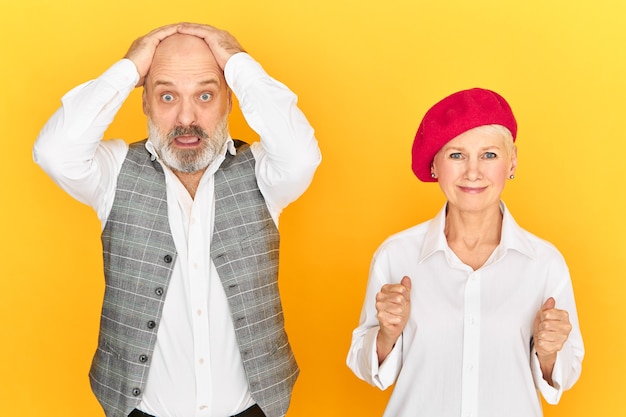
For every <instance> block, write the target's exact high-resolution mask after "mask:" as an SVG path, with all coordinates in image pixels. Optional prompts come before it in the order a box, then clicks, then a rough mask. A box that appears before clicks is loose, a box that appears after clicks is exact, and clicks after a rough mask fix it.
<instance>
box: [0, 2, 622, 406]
mask: <svg viewBox="0 0 626 417" xmlns="http://www.w3.org/2000/svg"><path fill="white" fill-rule="evenodd" d="M0 4H1V6H0V46H1V54H0V83H1V87H0V106H1V107H0V126H1V127H2V134H1V136H2V137H1V138H0V141H1V142H0V143H1V144H2V153H1V155H2V156H1V158H2V162H1V163H0V181H2V190H1V191H0V196H1V198H2V205H1V210H2V215H1V216H0V233H1V241H0V245H1V246H0V249H1V250H0V253H1V254H2V259H3V262H2V266H1V267H0V268H1V271H2V272H0V274H1V276H2V278H1V279H0V415H2V416H7V417H8V416H17V415H19V416H23V417H34V416H37V417H39V416H43V415H46V416H64V417H73V416H76V417H78V416H81V417H82V416H101V415H103V413H102V411H101V409H100V407H99V405H98V404H97V402H96V400H95V398H94V397H93V395H92V394H91V392H90V389H89V384H88V379H87V372H88V369H89V364H90V361H91V356H92V354H93V351H94V349H95V345H96V339H97V329H98V321H99V313H100V305H101V297H102V292H103V280H102V278H101V268H102V265H101V254H100V243H99V223H98V221H97V220H96V217H95V215H94V214H93V213H92V211H91V209H89V208H87V207H85V206H83V205H81V204H80V203H77V202H75V201H73V200H72V199H71V198H70V197H68V196H67V195H65V194H64V193H63V192H62V191H61V190H60V189H58V187H56V186H55V185H54V184H53V182H52V181H51V180H50V179H49V178H47V177H46V176H45V174H44V173H43V172H42V171H41V170H40V169H39V167H37V166H36V165H35V164H34V163H33V162H32V159H31V148H32V144H33V142H34V140H35V138H36V136H37V134H38V132H39V130H40V128H41V127H42V126H43V124H44V123H45V121H46V120H47V119H48V117H49V116H50V115H51V114H52V113H53V112H54V110H55V109H56V108H57V107H58V106H59V104H60V102H59V99H60V98H61V96H62V95H63V94H64V93H65V92H66V91H68V90H69V89H71V88H72V87H74V86H76V85H78V84H79V83H81V82H83V81H86V80H88V79H91V78H94V77H96V76H98V75H99V74H100V73H101V72H103V71H104V70H105V69H106V68H108V66H109V65H110V64H112V63H113V62H114V61H116V60H117V59H119V58H121V57H122V56H123V54H124V53H125V52H126V50H127V49H128V47H129V45H130V43H131V42H132V41H133V40H134V39H135V38H137V37H139V36H141V35H143V34H145V33H146V32H148V31H149V30H151V29H152V28H154V27H157V26H160V25H162V24H166V23H172V22H177V21H182V20H185V21H195V22H204V23H211V24H213V25H215V26H218V27H221V28H226V29H228V30H229V31H230V32H231V33H233V34H234V35H235V36H236V37H237V38H238V39H239V40H240V42H241V43H242V44H243V45H244V46H245V47H246V49H247V50H248V51H249V52H250V53H251V54H252V55H253V56H254V57H255V58H256V59H257V60H258V61H260V62H261V63H262V64H263V66H264V67H265V68H266V70H267V71H268V72H269V73H270V74H272V75H273V76H274V77H276V78H277V79H279V80H281V81H283V82H284V83H285V84H287V85H288V86H290V87H291V89H292V90H294V91H295V92H296V93H297V94H298V95H299V99H300V105H301V108H302V109H303V110H304V111H305V113H306V114H307V116H308V118H309V120H310V121H311V123H312V124H313V126H314V127H315V128H316V134H317V137H318V139H319V142H320V146H321V149H322V152H323V158H324V160H323V163H322V165H321V167H320V168H319V171H318V173H317V175H316V177H315V180H314V182H313V184H312V186H311V188H310V189H309V191H308V192H307V193H306V194H305V195H304V196H303V197H302V198H301V199H300V200H298V201H297V202H296V203H294V204H293V205H292V206H290V207H289V208H288V209H287V210H286V211H285V213H284V214H283V216H282V217H281V224H280V228H281V232H282V236H283V240H282V252H281V280H280V285H281V289H282V293H283V299H284V307H285V313H286V318H287V327H288V332H289V335H290V338H291V341H292V344H293V347H294V350H295V352H296V356H297V358H298V361H299V363H300V366H301V368H302V373H301V377H300V379H299V381H298V383H297V384H296V389H295V392H294V397H293V401H292V407H291V409H290V412H289V414H288V415H289V416H291V417H306V416H330V417H332V416H350V415H360V416H379V415H380V414H381V413H382V410H383V409H384V406H385V403H386V400H387V398H388V396H389V394H390V392H391V390H387V391H385V392H381V391H378V390H377V389H375V388H373V387H370V386H369V385H367V384H365V383H364V382H362V381H360V380H358V379H357V378H356V377H354V376H353V375H352V374H351V372H350V371H349V370H348V368H347V367H346V365H345V357H346V353H347V351H348V347H349V344H350V337H351V332H352V330H353V328H354V327H355V326H356V324H357V322H358V318H359V312H360V308H361V303H362V301H363V300H362V298H363V295H364V291H365V284H366V280H367V272H368V268H369V262H370V259H371V256H372V254H373V252H374V250H375V249H376V247H377V246H378V245H379V244H380V243H381V241H382V240H383V239H384V238H385V237H386V236H388V235H390V234H392V233H394V232H396V231H399V230H401V229H404V228H406V227H409V226H411V225H413V224H416V223H419V222H422V221H424V220H427V219H428V218H430V217H432V216H433V215H434V214H435V213H436V211H437V210H438V209H439V208H440V207H441V205H442V204H443V198H442V195H441V192H440V191H439V189H438V187H437V185H435V184H422V183H420V182H418V181H417V179H416V178H415V177H413V175H412V173H411V170H410V148H411V143H412V137H413V135H414V132H415V130H416V128H417V125H418V123H419V121H420V119H421V117H422V115H423V114H424V112H425V111H426V110H427V108H428V107H430V105H432V104H433V103H435V102H436V101H437V100H439V99H440V98H442V97H444V96H445V95H447V94H449V93H452V92H454V91H456V90H459V89H465V88H471V87H475V86H481V87H485V88H490V89H494V90H496V91H498V92H500V93H501V94H502V95H504V96H505V97H506V98H507V100H508V101H509V102H510V104H511V105H512V107H513V109H514V111H515V113H516V116H517V119H518V122H519V125H520V128H519V136H518V142H517V143H518V146H519V161H520V166H519V169H518V171H517V178H516V179H515V180H514V181H510V182H508V185H507V190H506V192H505V196H504V199H505V201H506V202H507V204H508V206H509V208H510V209H511V211H512V212H513V214H514V216H515V217H516V219H517V220H518V222H519V223H520V224H521V225H522V226H523V227H525V228H527V229H528V230H530V231H532V232H533V233H535V234H537V235H539V236H541V237H543V238H545V239H547V240H549V241H551V242H553V243H554V244H555V245H556V246H557V247H558V248H559V249H560V250H561V252H562V253H563V255H564V256H565V258H566V259H567V261H568V264H569V266H570V269H571V273H572V279H573V283H574V289H575V292H576V296H577V302H578V309H579V315H580V321H581V327H582V331H583V336H584V340H585V347H586V350H587V355H586V358H585V361H584V366H583V373H582V377H581V380H580V381H579V382H578V384H577V385H576V386H575V387H574V388H573V389H572V390H571V391H570V392H567V393H566V394H565V395H564V397H563V399H562V401H561V403H560V404H559V405H558V406H556V407H552V406H546V407H544V409H545V414H546V415H547V416H568V417H575V416H592V415H595V416H617V415H624V414H623V413H624V409H625V406H624V394H625V393H626V389H625V388H626V386H625V385H626V384H625V383H624V382H623V381H624V376H625V375H626V361H625V360H624V352H626V336H625V333H626V332H625V330H626V328H625V327H626V326H625V325H624V317H626V302H625V295H626V284H625V283H624V261H625V258H626V243H625V242H626V222H625V221H624V213H626V205H625V199H624V190H625V186H624V182H625V179H626V175H625V169H624V168H625V165H626V162H625V161H626V153H625V152H624V141H625V139H626V138H625V136H626V135H625V128H624V119H625V118H624V113H626V103H625V99H624V97H626V77H625V74H626V54H625V45H626V25H625V24H624V20H625V18H626V2H624V1H623V0H593V1H592V0H578V1H571V0H551V1H545V0H508V1H502V0H472V1H469V0H449V1H446V0H429V1H425V0H405V1H402V0H385V1H372V0H369V1H368V0H360V1H341V0H312V1H305V0H303V1H294V0H265V1H259V0H229V1H213V2H212V1H207V0H176V1H165V0H151V1H144V0H123V1H122V0H106V1H103V0H95V1H84V0H80V1H78V0H56V1H43V0H42V1H35V0H22V1H14V0H1V1H0ZM231 123H232V129H231V130H232V132H233V136H234V137H239V138H243V139H247V140H249V141H251V140H255V139H256V135H255V134H254V133H253V132H252V131H251V130H249V128H247V127H246V126H245V124H244V122H243V119H242V117H241V115H240V113H238V111H235V112H234V114H233V117H232V122H231ZM145 131H146V129H145V120H144V117H143V115H142V113H141V109H140V94H139V90H136V91H135V92H133V94H132V95H131V97H130V99H129V101H128V102H127V103H125V105H124V107H123V109H122V111H121V113H120V114H119V115H118V117H117V119H116V121H115V122H114V124H113V125H112V126H111V128H110V129H109V131H108V132H107V137H123V138H124V139H126V140H128V141H133V140H137V139H141V138H143V137H144V136H145Z"/></svg>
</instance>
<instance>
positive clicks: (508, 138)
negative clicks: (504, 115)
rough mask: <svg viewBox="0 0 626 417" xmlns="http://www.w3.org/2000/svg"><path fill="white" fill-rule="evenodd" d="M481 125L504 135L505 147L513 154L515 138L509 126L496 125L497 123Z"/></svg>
mask: <svg viewBox="0 0 626 417" xmlns="http://www.w3.org/2000/svg"><path fill="white" fill-rule="evenodd" d="M481 127H482V128H484V129H485V130H488V131H492V132H497V133H500V134H502V136H503V137H504V148H505V149H506V151H507V152H508V154H509V155H513V151H514V149H515V141H514V140H513V134H512V133H511V131H510V130H509V129H508V128H506V127H504V126H502V125H496V124H494V125H485V126H481Z"/></svg>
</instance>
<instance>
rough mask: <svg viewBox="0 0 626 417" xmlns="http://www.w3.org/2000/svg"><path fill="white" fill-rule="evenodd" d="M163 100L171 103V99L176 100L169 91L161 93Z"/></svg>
mask: <svg viewBox="0 0 626 417" xmlns="http://www.w3.org/2000/svg"><path fill="white" fill-rule="evenodd" d="M161 100H163V101H164V102H166V103H169V102H171V101H174V96H173V95H171V94H169V93H165V94H162V95H161Z"/></svg>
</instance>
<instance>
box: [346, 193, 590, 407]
mask: <svg viewBox="0 0 626 417" xmlns="http://www.w3.org/2000/svg"><path fill="white" fill-rule="evenodd" d="M501 210H502V212H503V221H502V236H501V241H500V244H499V245H498V246H497V247H496V249H495V250H494V251H493V253H492V254H491V256H490V257H489V259H488V260H487V262H486V263H485V264H484V265H483V266H482V267H480V268H479V269H477V270H475V271H474V270H473V269H472V268H471V267H469V266H468V265H465V264H464V263H462V262H461V260H460V259H459V258H458V257H457V256H456V255H455V254H454V252H453V251H452V250H451V249H450V247H449V246H448V244H447V241H446V238H445V235H444V226H445V207H444V209H442V210H441V212H440V213H439V214H438V215H437V217H435V218H434V219H432V220H430V221H428V222H425V223H422V224H420V225H417V226H414V227H412V228H409V229H407V230H405V231H402V232H400V233H397V234H395V235H393V236H391V237H389V238H388V239H387V240H386V241H385V242H384V243H383V244H382V245H381V246H380V248H379V249H378V250H377V251H376V253H375V255H374V258H373V261H372V265H371V269H370V276H369V282H368V285H367V291H366V296H365V302H364V305H363V309H362V312H361V319H360V323H359V326H358V327H357V328H356V329H355V330H354V332H353V335H352V345H351V347H350V352H349V354H348V359H347V363H348V366H349V367H350V368H351V369H352V371H353V372H354V373H355V374H356V375H357V376H358V377H359V378H361V379H363V380H365V381H367V382H369V383H370V384H372V385H374V386H376V387H378V388H380V389H386V388H388V387H389V386H391V385H392V384H393V383H395V387H394V391H393V393H392V395H391V398H390V399H389V403H388V404H387V408H386V410H385V414H384V415H385V416H387V417H409V416H411V417H414V416H424V417H470V416H472V417H503V416H506V417H516V416H519V417H531V416H541V415H542V410H541V402H540V399H539V396H538V391H539V392H541V394H542V395H543V397H544V398H545V399H546V401H547V402H548V403H551V404H555V403H557V402H558V401H559V398H560V397H561V394H562V393H563V391H564V390H567V389H569V388H570V387H571V386H572V385H573V384H574V383H575V382H576V380H577V379H578V377H579V376H580V372H581V366H582V359H583V355H584V348H583V342H582V338H581V334H580V330H579V327H578V317H577V314H576V305H575V302H574V294H573V290H572V285H571V281H570V276H569V272H568V269H567V266H566V264H565V261H564V259H563V257H562V256H561V254H560V253H559V252H558V251H557V249H556V248H555V247H554V246H553V245H551V244H550V243H548V242H546V241H544V240H542V239H539V238H538V237H536V236H534V235H532V234H530V233H528V232H527V231H525V230H523V229H522V228H520V227H519V226H518V225H517V224H516V223H515V221H514V220H513V218H512V216H511V215H510V214H509V212H508V210H507V209H506V206H505V205H504V203H502V204H501ZM405 275H406V276H409V277H410V278H411V283H412V287H411V313H410V318H409V321H408V323H407V325H406V327H405V329H404V332H403V333H402V336H401V337H400V339H398V341H397V343H396V345H395V346H394V348H393V350H392V352H391V353H390V354H389V356H388V357H387V358H386V359H385V361H384V362H383V363H382V364H381V365H380V366H379V364H378V357H377V352H376V335H377V333H378V330H379V325H378V320H377V318H376V306H375V297H376V293H377V292H378V291H380V289H381V287H382V286H383V285H384V284H387V283H399V282H400V280H401V279H402V277H404V276H405ZM548 297H554V298H555V300H556V307H557V308H559V309H564V310H567V311H568V312H569V318H570V321H571V324H572V326H573V328H572V331H571V333H570V335H569V339H568V341H567V342H566V343H565V346H564V347H563V349H562V350H561V351H560V352H559V353H558V355H557V361H556V364H555V366H554V370H553V373H552V379H553V382H554V387H552V386H550V385H548V384H547V383H546V381H545V380H544V379H543V377H542V374H541V370H540V369H539V361H538V359H537V356H536V354H535V350H534V347H533V346H532V344H531V340H532V336H533V322H534V319H535V315H536V313H537V311H539V309H540V308H541V306H542V305H543V303H544V302H545V301H546V299H547V298H548Z"/></svg>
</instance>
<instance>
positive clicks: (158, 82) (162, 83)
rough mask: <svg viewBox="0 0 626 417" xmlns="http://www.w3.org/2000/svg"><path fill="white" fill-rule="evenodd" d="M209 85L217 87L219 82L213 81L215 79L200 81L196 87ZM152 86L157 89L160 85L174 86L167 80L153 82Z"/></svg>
mask: <svg viewBox="0 0 626 417" xmlns="http://www.w3.org/2000/svg"><path fill="white" fill-rule="evenodd" d="M209 84H215V85H218V86H219V84H220V83H219V81H218V80H217V79H215V78H209V79H206V80H201V81H198V85H202V86H204V85H209ZM153 85H154V86H155V87H158V86H161V85H163V86H166V87H171V86H173V85H175V84H174V82H172V81H167V80H156V81H155V82H154V84H153Z"/></svg>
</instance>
